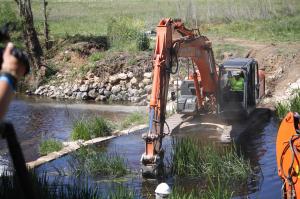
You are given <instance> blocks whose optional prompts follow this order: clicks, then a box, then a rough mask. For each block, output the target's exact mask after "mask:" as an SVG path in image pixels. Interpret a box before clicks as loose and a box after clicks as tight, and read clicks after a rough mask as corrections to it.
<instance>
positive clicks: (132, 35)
mask: <svg viewBox="0 0 300 199" xmlns="http://www.w3.org/2000/svg"><path fill="white" fill-rule="evenodd" d="M142 30H143V23H142V22H141V21H138V20H136V19H134V18H132V17H115V18H111V19H110V20H109V21H108V25H107V36H108V38H109V41H110V45H111V46H112V47H113V48H116V49H119V50H123V49H127V50H128V49H129V50H134V48H133V46H132V43H134V42H135V41H136V40H137V38H138V37H139V34H140V32H141V31H142Z"/></svg>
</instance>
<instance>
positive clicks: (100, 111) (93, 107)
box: [0, 96, 146, 162]
mask: <svg viewBox="0 0 300 199" xmlns="http://www.w3.org/2000/svg"><path fill="white" fill-rule="evenodd" d="M145 110H146V108H145V107H136V106H129V105H107V104H87V103H78V102H77V103H76V102H73V103H70V101H68V102H63V101H55V100H49V99H43V98H34V97H26V96H19V97H17V98H16V99H15V100H14V101H13V102H12V103H11V104H10V107H9V110H8V113H7V115H6V118H5V119H6V120H8V121H10V122H12V123H13V124H14V127H15V130H16V133H17V136H18V138H19V141H20V142H21V147H22V149H23V153H24V156H25V159H26V161H27V162H28V161H32V160H35V159H36V158H37V157H38V148H39V144H40V142H41V141H42V140H44V139H47V138H54V139H58V140H61V141H67V140H68V139H69V137H70V132H71V131H72V124H73V122H74V121H75V120H77V119H80V118H89V117H94V116H101V117H104V118H107V119H109V120H112V121H114V122H118V121H120V120H122V119H123V118H124V117H125V116H126V115H128V113H130V112H133V111H144V112H145ZM0 149H1V150H0V154H1V157H2V158H1V159H2V160H3V161H5V160H6V159H7V158H6V157H7V147H6V145H5V142H4V141H1V142H0Z"/></svg>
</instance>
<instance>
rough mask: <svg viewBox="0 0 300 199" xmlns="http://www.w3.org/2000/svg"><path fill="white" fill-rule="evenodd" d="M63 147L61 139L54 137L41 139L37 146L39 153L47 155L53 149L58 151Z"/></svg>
mask: <svg viewBox="0 0 300 199" xmlns="http://www.w3.org/2000/svg"><path fill="white" fill-rule="evenodd" d="M62 148H63V144H62V142H61V141H58V140H55V139H48V140H44V141H42V143H41V144H40V148H39V153H40V155H47V154H49V153H52V152H54V151H59V150H61V149H62Z"/></svg>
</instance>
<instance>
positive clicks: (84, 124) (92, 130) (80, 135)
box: [71, 117, 112, 140]
mask: <svg viewBox="0 0 300 199" xmlns="http://www.w3.org/2000/svg"><path fill="white" fill-rule="evenodd" d="M111 132H112V127H111V125H110V124H109V122H108V121H107V120H105V119H104V118H101V117H98V118H92V119H90V120H83V119H81V120H78V121H75V122H74V124H73V130H72V133H71V137H72V139H73V140H78V139H83V140H89V139H92V138H95V137H103V136H109V135H111Z"/></svg>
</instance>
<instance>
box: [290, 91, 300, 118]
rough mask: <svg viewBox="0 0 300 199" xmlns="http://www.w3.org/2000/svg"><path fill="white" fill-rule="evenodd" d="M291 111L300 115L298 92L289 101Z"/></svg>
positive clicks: (299, 92) (299, 94)
mask: <svg viewBox="0 0 300 199" xmlns="http://www.w3.org/2000/svg"><path fill="white" fill-rule="evenodd" d="M290 104H291V111H292V112H298V113H300V91H299V90H298V93H296V95H295V96H294V97H293V98H292V99H291V101H290Z"/></svg>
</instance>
